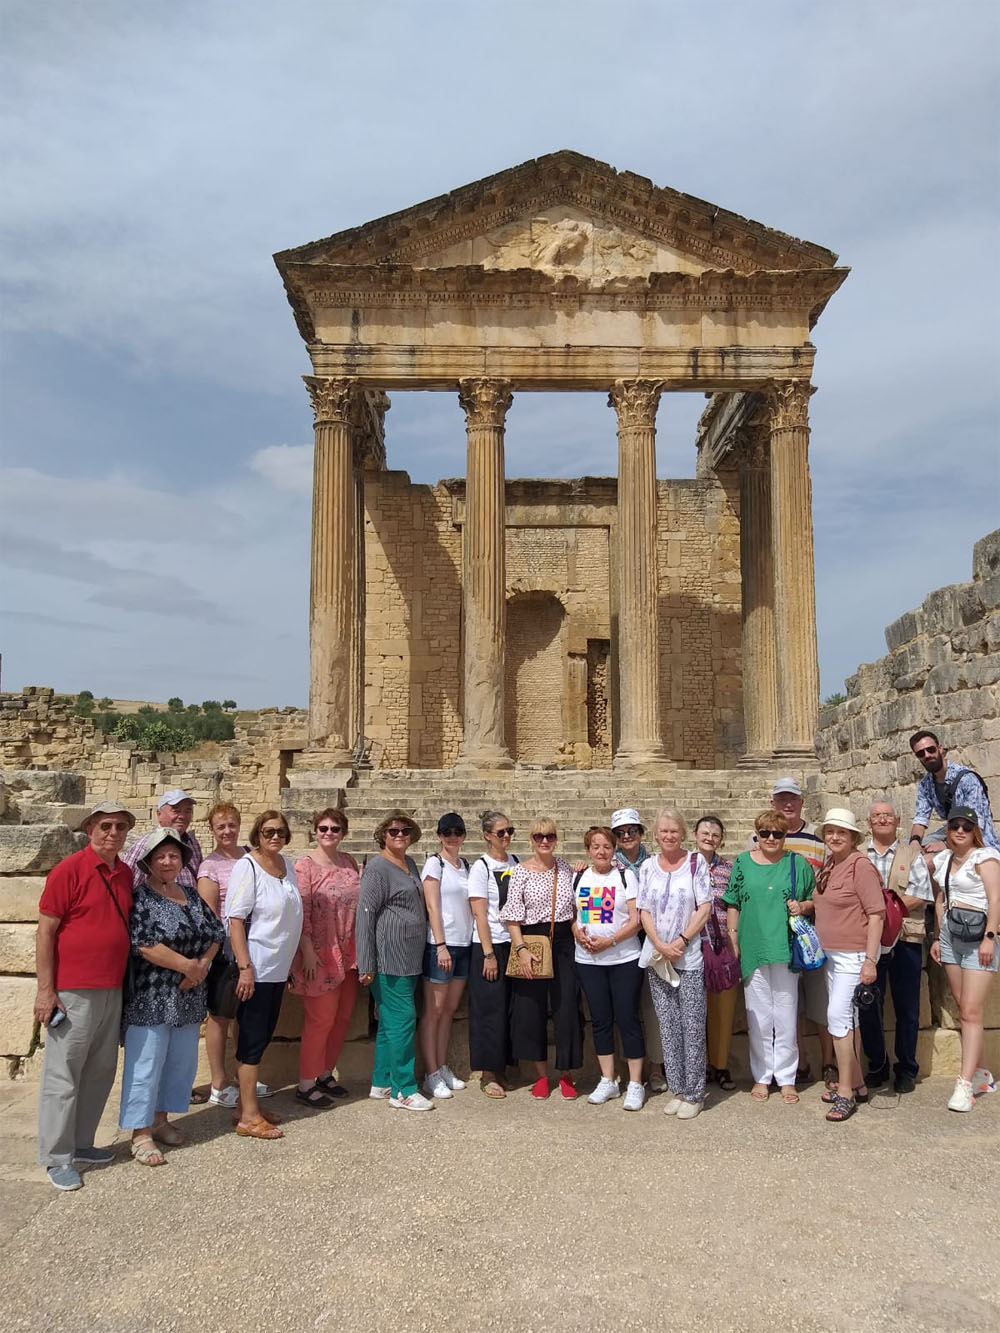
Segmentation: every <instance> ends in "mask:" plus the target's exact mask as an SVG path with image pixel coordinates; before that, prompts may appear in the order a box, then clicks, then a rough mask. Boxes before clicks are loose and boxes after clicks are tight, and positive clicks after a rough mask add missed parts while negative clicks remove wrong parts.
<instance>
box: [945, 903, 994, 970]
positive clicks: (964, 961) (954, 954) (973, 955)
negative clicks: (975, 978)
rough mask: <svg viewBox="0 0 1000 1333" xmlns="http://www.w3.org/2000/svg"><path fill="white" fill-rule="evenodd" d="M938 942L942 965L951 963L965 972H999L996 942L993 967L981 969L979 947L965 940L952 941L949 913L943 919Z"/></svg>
mask: <svg viewBox="0 0 1000 1333" xmlns="http://www.w3.org/2000/svg"><path fill="white" fill-rule="evenodd" d="M938 942H939V943H940V945H941V962H942V963H951V964H952V965H953V966H957V967H960V968H962V970H963V971H965V972H995V971H996V970H997V962H998V960H1000V949H998V948H997V942H996V940H994V941H993V966H992V967H980V965H979V945H978V944H970V943H967V942H966V941H965V940H956V939H952V935H951V931H950V930H949V929H948V916H947V913H946V914H945V915H944V916H943V917H942V919H941V934H940V937H939V941H938Z"/></svg>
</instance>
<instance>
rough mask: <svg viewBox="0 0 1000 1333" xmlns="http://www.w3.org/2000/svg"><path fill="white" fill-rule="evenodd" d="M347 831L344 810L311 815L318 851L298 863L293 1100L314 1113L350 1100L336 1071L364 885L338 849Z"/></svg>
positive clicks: (349, 1009) (350, 1008)
mask: <svg viewBox="0 0 1000 1333" xmlns="http://www.w3.org/2000/svg"><path fill="white" fill-rule="evenodd" d="M347 827H348V825H347V815H346V814H345V813H344V811H343V810H334V809H327V810H321V811H320V812H319V813H318V814H316V815H314V816H313V836H314V837H315V839H316V848H315V850H314V851H312V852H308V853H307V854H306V855H305V856H303V857H302V858H301V859H300V860H299V861H296V863H295V875H296V878H297V880H298V885H299V892H300V893H301V895H302V938H301V940H300V941H299V951H298V953H297V954H296V955H295V962H294V964H293V966H292V974H291V977H290V979H289V990H291V991H293V992H294V993H295V994H297V995H301V996H302V1002H303V1004H304V1006H305V1022H304V1023H303V1026H302V1043H301V1046H300V1048H299V1086H298V1090H297V1091H296V1094H295V1096H296V1097H297V1098H298V1100H299V1101H300V1102H305V1104H306V1105H307V1106H313V1107H317V1108H320V1107H324V1106H330V1105H332V1100H331V1099H332V1098H334V1097H346V1096H347V1089H346V1088H344V1087H342V1086H341V1085H340V1084H339V1083H338V1082H337V1081H336V1079H335V1078H334V1077H333V1071H334V1069H335V1068H336V1065H337V1061H338V1060H339V1058H340V1052H341V1049H342V1047H343V1045H344V1038H345V1036H346V1035H347V1028H348V1025H349V1024H350V1021H351V1014H352V1013H353V1012H354V1001H355V999H356V998H357V994H358V963H357V956H356V954H355V948H354V919H355V915H356V913H357V909H358V893H359V890H360V885H361V880H360V876H359V874H358V866H357V862H356V861H355V860H354V857H353V856H350V855H349V854H348V853H347V852H341V851H339V850H338V848H339V847H340V843H341V842H342V841H343V838H344V835H345V834H346V833H347Z"/></svg>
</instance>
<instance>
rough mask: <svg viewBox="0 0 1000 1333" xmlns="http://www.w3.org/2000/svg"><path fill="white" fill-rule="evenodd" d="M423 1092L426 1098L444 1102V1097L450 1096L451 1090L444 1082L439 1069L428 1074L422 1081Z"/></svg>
mask: <svg viewBox="0 0 1000 1333" xmlns="http://www.w3.org/2000/svg"><path fill="white" fill-rule="evenodd" d="M424 1092H426V1093H427V1096H428V1097H437V1098H438V1100H439V1101H444V1100H445V1098H446V1097H450V1096H451V1088H449V1087H448V1084H447V1083H446V1082H445V1079H444V1074H443V1073H442V1071H441V1070H440V1069H435V1070H434V1073H433V1074H428V1075H427V1077H426V1078H425V1079H424Z"/></svg>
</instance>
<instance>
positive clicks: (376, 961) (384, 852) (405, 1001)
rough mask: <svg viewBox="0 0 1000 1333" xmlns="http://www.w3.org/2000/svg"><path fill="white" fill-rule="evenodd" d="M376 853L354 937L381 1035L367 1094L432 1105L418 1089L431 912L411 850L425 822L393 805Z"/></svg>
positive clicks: (401, 1104) (405, 1106) (406, 1105)
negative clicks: (419, 1003) (421, 983)
mask: <svg viewBox="0 0 1000 1333" xmlns="http://www.w3.org/2000/svg"><path fill="white" fill-rule="evenodd" d="M374 837H375V842H376V843H377V845H378V848H379V853H378V855H377V856H373V857H371V859H370V860H369V862H368V864H367V865H366V866H365V868H364V872H363V874H362V876H361V892H360V896H359V898H358V915H357V928H356V932H355V941H356V944H357V952H358V979H359V981H360V982H361V984H362V985H363V986H368V985H370V986H371V988H372V994H373V995H374V996H375V1003H376V1004H377V1005H378V1034H377V1035H376V1038H375V1064H374V1067H373V1069H372V1088H371V1092H370V1093H369V1096H370V1097H374V1098H376V1099H377V1100H380V1099H387V1100H388V1102H389V1105H390V1106H394V1107H397V1108H399V1109H401V1110H405V1111H432V1110H433V1109H434V1103H433V1102H432V1101H430V1100H429V1099H428V1098H427V1097H425V1096H424V1095H423V1094H422V1093H421V1092H419V1091H418V1089H417V1076H416V1068H415V1064H416V1046H415V1041H414V1038H415V1035H416V1030H417V1010H416V1004H415V1000H414V997H415V995H416V989H417V981H418V980H419V978H420V974H421V972H422V970H423V961H424V942H425V939H426V935H427V912H426V909H425V907H424V890H423V885H422V884H421V882H420V872H419V871H418V870H417V866H416V862H415V861H414V860H413V858H412V857H411V856H409V855H408V852H409V849H410V847H411V846H412V845H413V844H414V843H415V842H416V841H417V839H418V838H419V837H420V826H419V825H418V824H417V823H416V822H415V821H414V820H413V819H412V818H411V817H410V815H408V814H407V813H406V812H405V811H404V810H393V811H392V813H391V814H390V815H389V816H388V817H387V818H386V819H383V820H382V822H381V824H379V825H378V827H377V828H376V829H375V834H374Z"/></svg>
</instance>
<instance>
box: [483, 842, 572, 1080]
mask: <svg viewBox="0 0 1000 1333" xmlns="http://www.w3.org/2000/svg"><path fill="white" fill-rule="evenodd" d="M557 838H558V834H557V833H556V826H555V824H554V823H553V822H552V820H551V819H536V820H535V822H534V823H533V824H532V826H531V844H532V847H533V848H534V855H533V856H532V857H531V859H530V860H528V861H522V862H520V864H519V865H516V866H515V867H514V869H513V870H512V871H511V876H510V888H509V889H508V891H507V901H506V902H505V903H504V905H503V908H502V909H501V911H500V920H501V921H503V922H504V923H505V924H506V926H507V929H508V930H509V931H510V949H511V957H515V956H516V957H517V960H518V962H519V963H520V967H521V976H520V977H518V978H512V980H511V990H512V992H513V995H512V1002H511V1047H512V1050H513V1056H514V1059H515V1060H530V1061H532V1062H533V1064H534V1066H535V1075H536V1078H535V1083H534V1085H533V1087H532V1089H531V1095H532V1097H538V1098H544V1097H547V1096H548V1095H549V1077H548V1069H547V1067H546V1057H547V1055H548V1048H549V1042H548V1021H549V1006H550V1005H551V1007H552V1024H553V1027H554V1028H555V1037H556V1069H557V1070H560V1071H562V1077H561V1078H560V1080H559V1090H560V1092H561V1093H562V1095H563V1096H564V1097H568V1098H572V1097H576V1096H577V1091H576V1087H575V1086H574V1083H573V1079H572V1077H571V1075H570V1073H569V1071H570V1070H573V1069H579V1068H580V1066H581V1065H582V1064H583V1016H582V1015H581V1013H580V989H579V982H578V980H577V975H576V964H575V962H574V958H575V954H576V946H575V942H574V940H573V922H574V920H575V918H576V899H575V898H574V896H573V867H572V866H571V865H570V864H569V862H568V861H564V860H563V858H562V857H561V856H556V854H555V850H556V840H557ZM553 898H554V902H553ZM552 921H554V927H553V929H552V971H553V975H552V977H551V979H550V980H548V981H541V980H538V979H536V978H535V977H534V975H533V970H534V957H533V955H532V953H531V951H530V950H529V948H528V946H527V945H526V944H525V942H524V940H525V937H526V936H527V937H528V938H530V937H531V936H532V935H548V934H549V930H550V922H552Z"/></svg>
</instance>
